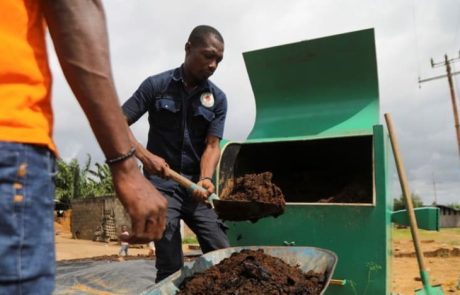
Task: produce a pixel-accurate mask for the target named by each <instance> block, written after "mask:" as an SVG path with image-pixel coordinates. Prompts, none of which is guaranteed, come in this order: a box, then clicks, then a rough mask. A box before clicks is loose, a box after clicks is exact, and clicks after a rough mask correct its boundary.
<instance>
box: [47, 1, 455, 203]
mask: <svg viewBox="0 0 460 295" xmlns="http://www.w3.org/2000/svg"><path fill="white" fill-rule="evenodd" d="M105 8H106V14H107V19H108V29H109V36H110V49H111V59H112V63H113V72H114V77H115V82H116V87H117V91H118V94H119V97H120V102H121V103H123V102H124V101H126V100H127V99H128V98H129V97H130V95H131V94H132V93H133V92H134V91H135V90H136V89H137V87H138V86H139V84H140V83H141V82H142V81H143V80H144V79H145V78H146V77H147V76H149V75H152V74H155V73H158V72H161V71H164V70H167V69H171V68H174V67H177V66H179V65H180V64H181V63H182V61H183V59H184V44H185V41H186V39H187V37H188V35H189V33H190V31H191V29H192V28H193V27H195V26H196V25H200V24H209V25H212V26H214V27H216V28H217V29H218V30H219V31H220V32H221V33H222V35H223V36H224V39H225V57H224V60H223V61H222V63H221V64H220V66H219V69H218V70H217V71H216V73H215V74H214V76H213V77H212V78H211V80H213V81H214V82H215V83H216V84H217V85H219V86H220V88H222V89H223V90H224V91H225V92H226V94H227V97H228V99H229V110H228V115H227V123H226V130H225V134H224V137H225V138H227V139H230V140H243V139H245V138H246V137H247V135H248V134H249V133H250V131H251V129H252V127H253V124H254V119H255V102H254V96H253V94H252V90H251V86H250V83H249V79H248V76H247V73H246V69H245V66H244V62H243V58H242V52H245V51H251V50H255V49H261V48H266V47H271V46H276V45H282V44H286V43H292V42H298V41H303V40H308V39H315V38H320V37H325V36H329V35H336V34H340V33H346V32H351V31H356V30H362V29H367V28H374V29H375V37H376V48H377V66H378V75H379V94H380V110H381V123H382V124H385V123H384V119H383V114H384V113H386V112H389V113H391V114H392V117H393V122H394V125H395V129H396V132H397V136H398V140H399V144H400V149H401V152H402V157H403V160H404V163H405V166H406V170H407V174H408V177H409V182H410V187H411V190H412V192H414V193H416V194H418V195H420V196H421V197H422V200H423V201H424V202H425V203H426V204H431V203H432V202H433V200H434V196H435V191H436V195H437V200H438V203H442V204H450V203H454V202H455V203H460V194H459V191H460V159H459V156H458V150H457V143H456V138H455V128H454V120H453V113H452V104H451V100H450V96H449V88H448V83H447V79H439V80H435V81H432V82H427V83H423V84H422V86H421V88H420V87H419V84H418V77H419V76H421V77H422V78H427V77H432V76H435V75H442V74H444V73H445V68H444V67H440V68H435V69H432V68H431V65H430V62H429V60H430V58H431V57H433V58H434V60H435V62H440V61H442V60H443V57H444V54H448V55H449V57H451V58H454V57H458V56H459V50H460V29H459V27H460V1H459V0H443V1H439V0H426V1H416V0H410V1H409V0H408V1H385V0H375V1H369V0H362V1H359V0H355V1H351V0H321V1H320V0H316V1H312V0H299V1H293V0H290V1H267V0H252V1H243V0H232V1H215V0H208V1H204V0H201V1H177V0H171V1H151V0H131V1H129V0H111V1H105ZM50 48H51V47H50ZM50 57H51V61H52V63H51V67H52V70H53V73H54V85H53V95H54V101H53V106H54V111H55V132H54V136H55V141H56V143H57V145H58V148H59V150H60V153H61V156H62V158H63V159H65V160H69V159H71V158H75V157H76V158H78V159H79V160H80V161H82V160H83V159H85V157H86V154H87V153H89V154H91V156H92V157H93V160H95V161H98V162H102V161H103V160H104V157H103V155H102V153H101V151H100V149H99V147H98V145H97V143H96V140H95V138H94V136H93V135H92V133H91V131H90V128H89V125H88V123H87V121H86V120H85V119H84V116H83V113H82V111H81V109H80V107H79V106H78V104H77V103H76V101H75V99H74V98H73V95H72V93H71V91H70V89H69V87H68V86H67V83H66V82H65V79H64V78H63V75H62V72H61V70H60V68H59V65H58V63H57V59H56V57H55V55H54V52H53V50H50ZM456 69H458V71H460V62H459V63H457V64H454V68H453V70H454V71H456ZM459 80H460V75H458V76H455V78H454V83H455V85H456V91H457V92H458V90H459V88H460V86H458V85H460V84H459ZM457 104H458V99H457ZM147 128H148V124H147V118H146V116H144V118H142V119H141V120H140V121H139V122H137V123H136V124H135V126H134V127H133V130H134V132H135V135H136V136H137V138H138V139H139V140H140V141H141V142H143V143H145V142H146V135H147ZM390 161H393V159H390ZM395 175H396V174H394V175H393V178H394V179H395ZM434 183H435V185H434ZM435 188H436V189H435ZM400 193H401V190H400V188H399V186H398V183H395V185H394V186H393V188H392V194H393V195H392V197H399V194H400Z"/></svg>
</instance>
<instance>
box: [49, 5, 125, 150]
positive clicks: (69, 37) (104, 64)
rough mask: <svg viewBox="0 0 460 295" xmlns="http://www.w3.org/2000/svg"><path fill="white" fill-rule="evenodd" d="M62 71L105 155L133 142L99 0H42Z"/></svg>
mask: <svg viewBox="0 0 460 295" xmlns="http://www.w3.org/2000/svg"><path fill="white" fill-rule="evenodd" d="M41 5H42V6H43V11H44V12H45V18H46V21H47V24H48V27H49V31H50V34H51V37H52V39H53V43H54V46H55V50H56V53H57V55H58V58H59V61H60V64H61V67H62V69H63V72H64V75H65V76H66V79H67V81H68V82H69V85H70V87H71V88H72V91H73V92H74V94H75V96H76V97H77V99H78V102H79V103H80V105H81V106H82V108H83V110H84V112H85V114H86V116H87V118H88V120H89V122H90V124H91V128H92V129H93V131H94V133H95V135H96V138H97V140H98V142H99V144H100V146H101V148H102V150H103V152H104V154H105V155H106V157H107V158H113V157H116V156H119V155H121V154H124V153H126V152H127V151H128V150H129V148H130V146H131V144H130V141H129V137H128V136H129V135H128V126H127V124H126V122H125V120H124V118H123V115H122V113H121V109H120V106H119V102H118V97H117V94H116V91H115V87H114V83H113V78H112V74H111V67H110V57H109V47H108V37H107V28H106V24H105V15H104V10H103V7H102V3H101V1H95V0H78V1H71V0H70V1H69V0H67V1H66V0H41Z"/></svg>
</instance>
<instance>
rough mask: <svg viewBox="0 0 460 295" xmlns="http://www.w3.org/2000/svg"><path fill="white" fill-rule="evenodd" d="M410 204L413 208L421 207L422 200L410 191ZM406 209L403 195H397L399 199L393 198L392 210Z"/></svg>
mask: <svg viewBox="0 0 460 295" xmlns="http://www.w3.org/2000/svg"><path fill="white" fill-rule="evenodd" d="M411 198H412V204H413V206H414V208H417V207H422V206H423V202H422V199H421V198H420V196H418V195H416V194H414V193H412V197H411ZM404 209H406V201H405V198H404V196H403V195H401V196H400V197H399V199H393V211H398V210H404Z"/></svg>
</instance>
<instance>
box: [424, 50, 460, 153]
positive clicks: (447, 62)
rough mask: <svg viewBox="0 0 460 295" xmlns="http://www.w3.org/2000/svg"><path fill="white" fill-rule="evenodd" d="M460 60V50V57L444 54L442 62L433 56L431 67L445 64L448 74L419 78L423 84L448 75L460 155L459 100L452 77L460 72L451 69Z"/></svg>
mask: <svg viewBox="0 0 460 295" xmlns="http://www.w3.org/2000/svg"><path fill="white" fill-rule="evenodd" d="M459 60H460V52H459V57H456V58H451V59H449V57H448V56H447V54H445V55H444V61H441V62H436V63H435V62H434V61H433V58H431V60H430V62H431V67H432V68H438V67H441V66H445V67H446V72H447V74H446V75H440V76H435V77H431V78H426V79H420V78H419V80H418V82H419V83H420V84H421V83H423V82H428V81H433V80H437V79H441V78H445V77H447V82H449V90H450V97H451V101H452V110H453V113H454V126H455V133H456V136H457V146H458V153H459V156H460V123H459V118H458V110H457V101H456V98H455V91H454V83H453V79H452V76H454V75H458V74H460V72H453V73H452V69H451V64H453V63H454V62H457V61H459Z"/></svg>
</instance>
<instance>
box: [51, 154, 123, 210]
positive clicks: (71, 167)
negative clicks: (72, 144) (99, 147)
mask: <svg viewBox="0 0 460 295" xmlns="http://www.w3.org/2000/svg"><path fill="white" fill-rule="evenodd" d="M95 167H96V169H94V168H93V169H91V156H90V155H88V158H87V160H86V162H85V163H84V165H83V166H82V167H81V166H80V164H79V163H78V161H77V160H76V159H72V160H71V161H70V162H68V163H66V162H65V161H63V160H58V161H57V174H56V177H55V184H56V199H57V200H59V201H60V202H62V203H64V204H67V205H70V200H73V199H79V198H86V197H97V196H107V195H114V188H113V185H112V175H111V173H110V169H109V167H108V165H106V164H103V165H101V164H99V163H96V164H95Z"/></svg>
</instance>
